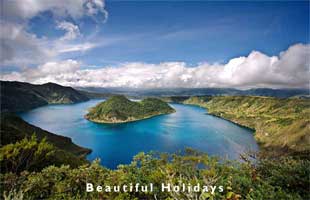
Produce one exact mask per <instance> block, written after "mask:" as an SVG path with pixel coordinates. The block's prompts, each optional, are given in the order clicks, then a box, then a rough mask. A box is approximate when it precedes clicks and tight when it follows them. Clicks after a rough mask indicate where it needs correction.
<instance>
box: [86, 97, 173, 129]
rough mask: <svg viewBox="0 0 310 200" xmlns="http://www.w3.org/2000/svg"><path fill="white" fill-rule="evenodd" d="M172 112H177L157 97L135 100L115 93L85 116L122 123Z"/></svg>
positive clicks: (101, 120)
mask: <svg viewBox="0 0 310 200" xmlns="http://www.w3.org/2000/svg"><path fill="white" fill-rule="evenodd" d="M172 112H175V110H174V109H173V108H172V107H170V106H169V105H168V104H167V103H166V102H164V101H162V100H160V99H157V98H146V99H143V100H142V101H139V102H135V101H130V100H129V99H127V98H126V97H125V96H123V95H115V96H112V97H110V98H109V99H108V100H107V101H104V102H102V103H99V104H98V105H96V106H95V107H93V108H91V109H90V111H89V113H88V114H87V115H85V117H86V119H88V120H91V121H94V122H99V123H121V122H129V121H137V120H140V119H146V118H150V117H153V116H156V115H161V114H169V113H172Z"/></svg>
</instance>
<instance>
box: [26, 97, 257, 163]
mask: <svg viewBox="0 0 310 200" xmlns="http://www.w3.org/2000/svg"><path fill="white" fill-rule="evenodd" d="M100 101H102V100H91V101H88V102H83V103H78V104H71V105H48V106H44V107H40V108H37V109H34V110H31V111H29V112H25V113H22V114H21V117H22V118H23V119H24V120H26V121H27V122H29V123H31V124H34V125H36V126H38V127H40V128H42V129H45V130H48V131H50V132H52V133H56V134H59V135H64V136H68V137H70V138H72V140H73V142H74V143H76V144H78V145H80V146H83V147H88V148H90V149H92V150H93V152H92V153H91V154H90V155H88V157H87V158H88V159H89V160H93V159H95V158H100V159H101V164H102V165H104V166H107V167H109V168H116V166H117V165H119V164H127V163H130V161H131V160H132V157H133V156H134V155H136V154H137V153H139V152H141V151H144V152H149V151H151V150H154V151H160V152H171V153H172V152H177V151H179V150H184V149H185V148H186V147H191V148H193V149H196V150H199V151H203V152H207V153H209V154H210V155H216V156H220V157H223V158H228V159H239V155H240V154H241V153H243V152H245V151H249V150H252V151H253V150H254V151H255V150H257V149H258V145H257V143H256V141H255V139H254V137H253V132H252V131H251V130H249V129H246V128H243V127H240V126H237V125H235V124H233V123H231V122H229V121H226V120H224V119H221V118H217V117H214V116H211V115H208V114H207V111H206V110H205V109H203V108H200V107H197V106H190V105H181V104H171V106H172V107H174V108H175V109H176V112H175V113H173V114H169V115H161V116H156V117H153V118H150V119H146V120H142V121H137V122H131V123H125V124H114V125H105V124H97V123H93V122H90V121H88V120H86V119H84V117H83V116H84V115H85V114H86V113H87V109H88V108H90V107H92V106H94V105H96V104H97V103H98V102H100Z"/></svg>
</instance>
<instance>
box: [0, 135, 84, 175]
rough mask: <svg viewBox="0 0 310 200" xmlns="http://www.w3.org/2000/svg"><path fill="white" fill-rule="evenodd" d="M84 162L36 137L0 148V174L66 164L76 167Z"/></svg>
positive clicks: (37, 169)
mask: <svg viewBox="0 0 310 200" xmlns="http://www.w3.org/2000/svg"><path fill="white" fill-rule="evenodd" d="M83 163H84V164H85V163H86V161H85V160H84V159H82V158H79V157H77V156H74V155H73V154H70V153H68V152H65V151H63V150H60V149H58V148H57V147H55V146H54V145H52V144H49V143H48V142H47V141H46V139H43V140H41V141H38V140H37V138H36V136H35V135H33V136H32V137H31V138H24V139H23V140H21V141H18V142H16V143H15V144H8V145H5V146H3V147H1V148H0V165H1V172H2V173H6V172H13V173H20V172H21V171H24V170H27V171H39V170H41V169H43V168H44V167H46V166H49V165H52V164H54V165H58V166H60V165H61V164H68V165H71V166H72V167H77V166H79V165H81V164H83Z"/></svg>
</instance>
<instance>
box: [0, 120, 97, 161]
mask: <svg viewBox="0 0 310 200" xmlns="http://www.w3.org/2000/svg"><path fill="white" fill-rule="evenodd" d="M0 133H1V146H3V145H7V144H11V143H15V142H17V141H20V140H22V139H24V138H25V137H31V136H32V135H33V134H34V135H35V136H36V138H37V139H38V140H42V139H43V138H46V140H47V141H48V142H49V143H51V144H53V145H54V146H56V147H58V148H60V149H62V150H65V151H67V152H70V153H72V154H74V155H77V156H85V155H86V154H88V153H90V152H91V150H90V149H87V148H83V147H80V146H78V145H76V144H74V143H73V142H72V140H71V138H68V137H65V136H61V135H56V134H53V133H50V132H48V131H45V130H43V129H41V128H38V127H36V126H33V125H31V124H29V123H27V122H25V121H24V120H23V119H21V118H20V117H18V116H16V115H13V114H2V115H1V129H0Z"/></svg>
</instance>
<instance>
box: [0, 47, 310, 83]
mask: <svg viewBox="0 0 310 200" xmlns="http://www.w3.org/2000/svg"><path fill="white" fill-rule="evenodd" d="M309 56H310V45H309V44H295V45H293V46H291V47H289V48H288V49H287V50H286V51H284V52H281V53H280V55H279V56H268V55H266V54H264V53H261V52H258V51H252V52H251V53H250V54H249V55H248V56H244V57H237V58H233V59H231V60H229V61H228V62H227V63H226V64H216V63H215V64H208V63H201V64H198V65H197V66H195V67H189V66H187V64H186V63H184V62H163V63H159V64H149V63H139V62H138V63H124V64H121V65H119V66H105V67H102V68H95V69H82V68H81V66H82V63H80V62H78V61H74V60H65V61H61V62H48V63H46V64H44V65H40V66H38V67H37V68H36V69H26V70H25V71H22V72H12V73H8V74H3V75H2V76H1V79H2V80H19V81H27V82H32V83H45V82H55V83H59V84H62V85H68V86H75V87H76V86H82V87H83V86H84V87H86V86H93V87H135V88H165V87H187V88H197V87H235V88H255V87H271V88H294V87H305V88H308V86H309V75H310V74H309Z"/></svg>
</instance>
